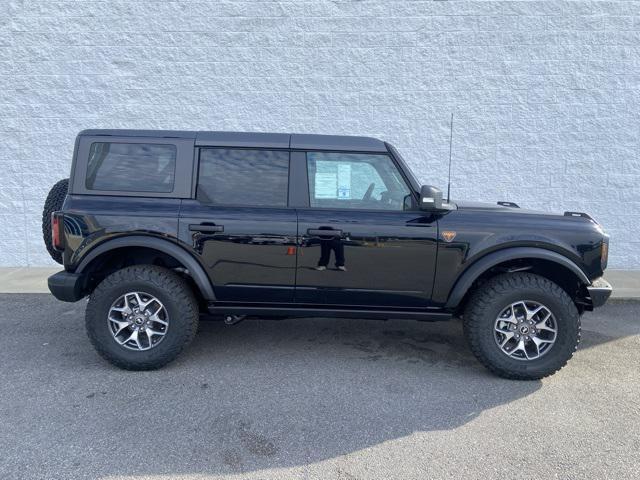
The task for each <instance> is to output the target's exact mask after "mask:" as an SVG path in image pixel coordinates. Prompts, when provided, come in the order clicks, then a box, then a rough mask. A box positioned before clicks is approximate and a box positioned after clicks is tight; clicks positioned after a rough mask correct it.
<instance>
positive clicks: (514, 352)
mask: <svg viewBox="0 0 640 480" xmlns="http://www.w3.org/2000/svg"><path fill="white" fill-rule="evenodd" d="M557 336H558V324H557V322H556V319H555V317H554V316H553V314H552V313H551V310H549V308H547V307H546V306H544V305H542V304H541V303H539V302H534V301H531V300H521V301H519V302H514V303H512V304H511V305H509V306H508V307H506V308H505V309H504V310H502V312H500V314H499V315H498V318H497V319H496V322H495V325H494V338H495V340H496V344H497V345H498V347H500V350H502V353H504V354H505V355H507V356H509V357H511V358H513V359H515V360H525V361H526V360H536V359H538V358H540V357H542V356H543V355H544V354H546V353H547V352H548V351H549V350H551V348H552V347H553V344H554V343H555V341H556V338H557Z"/></svg>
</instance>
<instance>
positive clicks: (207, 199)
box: [196, 148, 289, 207]
mask: <svg viewBox="0 0 640 480" xmlns="http://www.w3.org/2000/svg"><path fill="white" fill-rule="evenodd" d="M288 184H289V152H285V151H279V150H248V149H228V148H205V149H202V150H201V151H200V171H199V175H198V188H197V190H196V198H197V199H198V200H199V201H200V202H202V203H206V204H210V205H239V206H250V205H251V206H263V207H286V206H287V196H288Z"/></svg>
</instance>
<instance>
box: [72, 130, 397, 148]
mask: <svg viewBox="0 0 640 480" xmlns="http://www.w3.org/2000/svg"><path fill="white" fill-rule="evenodd" d="M79 135H83V136H112V137H116V136H117V137H154V138H192V139H194V140H195V144H196V146H208V147H244V148H248V147H262V148H292V149H299V150H338V151H353V152H386V151H387V147H386V145H385V143H384V142H383V141H381V140H378V139H377V138H372V137H354V136H348V135H312V134H299V133H293V134H290V133H261V132H255V133H254V132H196V131H185V130H125V129H114V130H111V129H98V130H83V131H81V132H80V133H79Z"/></svg>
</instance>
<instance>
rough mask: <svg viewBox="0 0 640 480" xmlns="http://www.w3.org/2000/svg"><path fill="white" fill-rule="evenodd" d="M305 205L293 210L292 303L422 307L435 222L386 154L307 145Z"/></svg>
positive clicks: (429, 283)
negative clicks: (295, 214)
mask: <svg viewBox="0 0 640 480" xmlns="http://www.w3.org/2000/svg"><path fill="white" fill-rule="evenodd" d="M306 164H307V169H306V170H307V177H308V178H307V185H308V190H309V206H308V208H300V209H298V232H299V236H300V248H299V249H298V267H297V280H296V302H299V303H314V304H325V305H326V306H329V305H341V306H345V305H349V306H360V307H372V306H374V307H424V306H427V305H428V304H429V301H430V298H431V290H432V287H433V278H434V273H435V262H436V249H437V243H436V240H437V222H436V220H435V218H434V217H433V215H432V214H429V213H426V212H422V211H420V210H418V209H417V208H416V207H415V205H416V204H417V203H416V201H415V194H414V193H411V189H410V187H409V186H408V185H407V182H406V181H405V179H404V178H403V176H402V175H401V173H400V171H399V170H398V168H397V166H396V165H395V163H394V161H393V159H392V158H391V157H390V156H388V155H386V154H361V153H329V152H307V153H306Z"/></svg>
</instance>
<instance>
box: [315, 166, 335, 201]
mask: <svg viewBox="0 0 640 480" xmlns="http://www.w3.org/2000/svg"><path fill="white" fill-rule="evenodd" d="M337 185H338V177H337V175H336V174H335V173H321V172H316V179H315V194H314V196H315V198H337V197H338V195H337Z"/></svg>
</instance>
